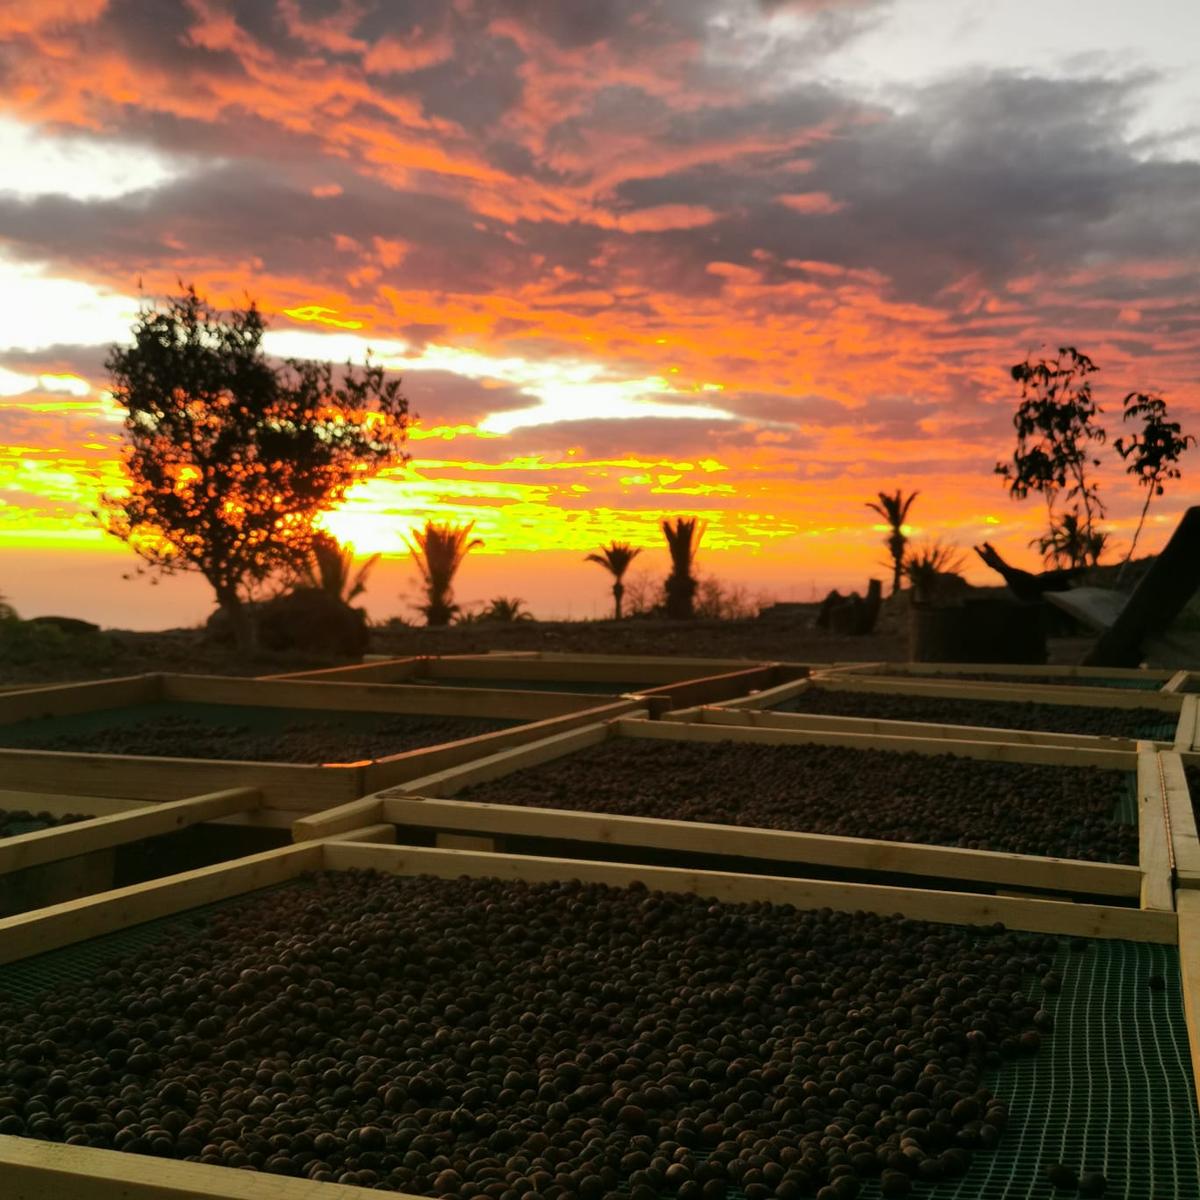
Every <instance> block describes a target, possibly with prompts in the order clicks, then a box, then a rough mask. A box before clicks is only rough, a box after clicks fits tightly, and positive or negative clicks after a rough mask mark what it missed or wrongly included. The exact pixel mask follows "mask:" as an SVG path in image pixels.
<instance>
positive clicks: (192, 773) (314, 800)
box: [0, 749, 366, 809]
mask: <svg viewBox="0 0 1200 1200" xmlns="http://www.w3.org/2000/svg"><path fill="white" fill-rule="evenodd" d="M0 779H3V780H4V782H5V783H6V784H8V785H9V786H10V787H12V788H16V789H21V790H29V791H35V792H36V791H46V792H59V791H66V790H69V791H75V790H77V789H78V790H79V791H81V792H84V793H87V794H89V795H96V796H113V797H121V798H134V797H136V798H137V799H139V800H182V799H184V798H186V797H187V796H192V795H195V794H196V793H197V792H217V791H222V790H224V789H225V788H231V787H256V788H260V789H261V790H262V793H263V795H264V797H265V798H266V804H267V806H268V807H271V808H289V809H314V808H327V807H329V806H330V805H333V804H340V803H342V802H343V801H345V800H353V799H354V798H355V797H356V796H361V795H362V794H363V793H364V792H365V791H366V788H365V787H364V786H363V783H362V768H361V767H358V766H311V765H307V764H303V763H261V762H234V761H222V760H218V759H200V758H151V757H149V756H146V755H132V754H87V753H81V752H67V751H58V750H9V749H0Z"/></svg>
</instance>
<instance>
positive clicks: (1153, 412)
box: [1113, 392, 1196, 573]
mask: <svg viewBox="0 0 1200 1200" xmlns="http://www.w3.org/2000/svg"><path fill="white" fill-rule="evenodd" d="M1168 416H1169V414H1168V413H1167V404H1166V401H1165V400H1163V398H1162V397H1161V396H1154V395H1150V394H1149V393H1147V392H1130V393H1129V395H1127V396H1126V397H1125V414H1124V417H1123V419H1124V420H1126V421H1128V420H1130V419H1136V418H1138V417H1140V418H1141V419H1142V429H1141V432H1140V433H1134V435H1133V436H1132V437H1129V438H1125V437H1119V438H1117V440H1116V441H1115V442H1114V443H1113V445H1114V446H1115V447H1116V451H1117V453H1118V454H1119V455H1120V456H1121V457H1122V458H1123V459H1124V460H1125V461H1126V463H1127V464H1128V465H1127V466H1126V467H1125V470H1126V472H1127V473H1128V474H1130V475H1135V476H1136V477H1137V481H1138V483H1139V484H1141V485H1142V486H1143V487H1145V489H1146V503H1145V504H1143V505H1142V515H1141V516H1140V517H1139V518H1138V523H1137V529H1135V530H1134V533H1133V541H1132V542H1130V544H1129V553H1128V554H1126V555H1125V561H1124V562H1123V563H1122V564H1121V571H1122V573H1124V570H1125V567H1126V566H1127V565H1128V563H1129V560H1130V559H1131V558H1133V551H1134V549H1135V547H1136V546H1137V542H1138V538H1139V537H1141V534H1142V526H1143V525H1145V523H1146V513H1148V512H1149V511H1150V501H1151V500H1152V499H1153V498H1154V497H1155V496H1161V495H1162V494H1163V481H1164V480H1167V479H1179V478H1180V477H1181V475H1182V474H1183V472H1182V471H1181V470H1180V469H1179V459H1180V457H1181V456H1182V454H1183V452H1184V451H1185V450H1186V449H1187V448H1188V447H1189V446H1190V445H1193V444H1194V443H1195V441H1196V439H1195V438H1194V437H1193V436H1192V435H1191V434H1190V433H1183V432H1182V427H1181V426H1180V424H1179V422H1178V421H1170V420H1168V419H1167V418H1168Z"/></svg>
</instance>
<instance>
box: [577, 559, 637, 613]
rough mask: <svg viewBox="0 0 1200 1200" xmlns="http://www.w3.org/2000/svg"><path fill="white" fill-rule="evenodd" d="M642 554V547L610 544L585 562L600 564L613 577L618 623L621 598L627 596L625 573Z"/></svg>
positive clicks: (615, 611) (614, 604) (614, 606)
mask: <svg viewBox="0 0 1200 1200" xmlns="http://www.w3.org/2000/svg"><path fill="white" fill-rule="evenodd" d="M641 552H642V551H641V547H636V548H635V547H633V546H631V545H630V544H629V543H628V542H610V543H609V544H608V545H607V546H601V547H600V553H599V554H589V555H588V556H587V557H586V558H585V559H584V560H583V561H584V562H594V563H599V564H600V565H601V566H602V567H603V568H604V569H605V570H606V571H607V572H608V573H609V574H610V575H611V576H612V577H613V585H612V594H613V618H614V619H615V620H617V621H619V620H620V619H621V598H622V597H623V596H624V595H625V584H624V582H623V580H624V578H625V572H626V571H628V570H629V564H630V563H631V562H633V560H634V559H635V558H637V556H638V555H639V554H641Z"/></svg>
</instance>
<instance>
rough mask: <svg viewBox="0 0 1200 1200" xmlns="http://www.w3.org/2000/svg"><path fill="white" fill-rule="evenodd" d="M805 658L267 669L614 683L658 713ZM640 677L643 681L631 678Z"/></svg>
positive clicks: (758, 681)
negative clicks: (787, 661) (782, 659)
mask: <svg viewBox="0 0 1200 1200" xmlns="http://www.w3.org/2000/svg"><path fill="white" fill-rule="evenodd" d="M809 669H810V668H809V667H808V665H807V664H804V663H779V662H753V661H750V660H737V659H716V658H712V659H709V658H695V659H688V658H657V657H638V656H632V655H595V654H561V655H559V654H549V653H544V652H541V651H529V652H515V653H512V654H502V655H501V654H459V655H446V656H443V657H430V658H397V659H390V660H385V661H382V662H369V663H363V664H361V665H356V666H349V667H332V668H327V669H325V670H322V671H303V672H297V673H295V674H290V675H274V676H265V677H264V678H266V679H271V680H315V681H321V682H339V681H351V682H353V681H363V680H368V681H371V682H375V683H393V684H404V683H408V684H415V683H421V684H425V685H429V684H436V683H437V682H438V681H439V680H463V679H468V680H472V681H475V682H481V683H482V682H486V681H488V680H495V681H501V680H502V681H504V682H505V683H506V684H511V683H513V682H520V683H524V684H526V685H527V686H528V687H529V688H531V689H536V688H537V687H538V685H539V684H541V683H554V684H571V683H579V684H589V685H595V684H604V683H611V684H612V692H611V694H612V695H613V696H614V698H615V697H616V696H637V697H639V698H641V699H643V700H645V701H646V702H647V703H648V705H649V707H650V709H651V712H652V713H654V714H655V715H657V714H658V713H661V712H666V711H667V710H668V709H670V708H676V707H680V706H682V705H688V704H711V703H715V702H716V701H719V700H728V699H732V698H733V697H735V696H741V695H744V694H745V693H746V692H748V691H751V690H754V689H756V688H764V687H772V686H774V685H776V684H779V683H783V682H786V681H788V680H792V679H798V678H802V677H804V676H806V675H807V674H808V673H809ZM634 680H638V681H639V682H638V683H637V686H634V687H630V684H631V683H633V682H634Z"/></svg>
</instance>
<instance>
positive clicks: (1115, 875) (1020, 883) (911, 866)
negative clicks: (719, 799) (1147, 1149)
mask: <svg viewBox="0 0 1200 1200" xmlns="http://www.w3.org/2000/svg"><path fill="white" fill-rule="evenodd" d="M381 804H382V808H381V811H380V813H379V816H380V819H382V820H385V821H391V822H393V823H395V824H397V825H409V826H416V827H421V828H432V829H437V830H449V831H470V832H472V833H499V834H507V835H515V836H519V837H536V838H545V839H547V840H552V841H556V842H561V841H572V842H584V843H588V844H589V845H594V846H597V847H602V848H607V847H610V846H623V847H625V846H628V847H638V848H654V849H661V850H673V851H677V852H679V853H684V854H706V855H730V856H734V857H739V858H751V859H758V860H766V861H772V862H778V863H787V864H801V863H812V864H819V865H821V866H827V867H837V868H841V869H846V870H857V871H878V872H888V873H894V872H900V873H904V874H911V875H924V876H929V877H932V878H938V879H967V880H972V881H979V882H983V883H994V884H1006V885H1009V886H1014V887H1024V888H1029V889H1044V890H1049V891H1058V892H1075V893H1080V894H1083V895H1097V896H1123V897H1136V896H1137V895H1138V893H1139V888H1140V886H1141V872H1140V871H1139V869H1138V868H1137V867H1129V866H1122V865H1120V864H1118V863H1091V862H1079V861H1075V860H1072V859H1063V858H1041V857H1036V856H1033V855H1027V854H1006V853H1001V852H997V851H990V850H963V849H960V848H958V847H954V846H933V845H911V844H909V843H907V842H895V841H885V840H883V839H876V838H855V837H842V836H834V835H829V834H819V833H802V832H796V831H791V830H777V829H754V828H749V827H745V826H740V825H719V824H712V823H708V822H702V821H670V820H663V819H659V818H655V817H628V816H608V815H606V814H599V813H588V812H574V811H567V810H564V809H552V808H529V807H522V806H518V805H508V804H490V803H487V804H485V803H479V802H472V801H462V800H435V799H424V798H421V797H407V798H399V797H398V798H389V799H385V800H383V801H381ZM318 836H319V835H318ZM440 844H441V843H440V842H439V845H440ZM1168 886H1169V879H1168Z"/></svg>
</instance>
